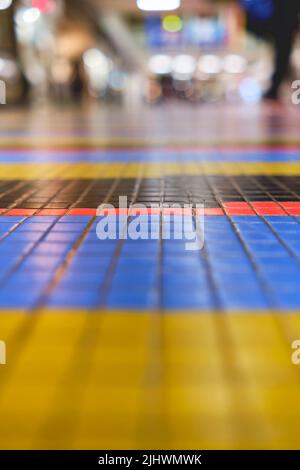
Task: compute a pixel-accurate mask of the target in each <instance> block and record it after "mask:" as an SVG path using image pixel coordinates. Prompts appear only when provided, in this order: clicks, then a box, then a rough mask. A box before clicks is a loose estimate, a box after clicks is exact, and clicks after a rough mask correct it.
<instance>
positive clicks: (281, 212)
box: [0, 201, 300, 217]
mask: <svg viewBox="0 0 300 470" xmlns="http://www.w3.org/2000/svg"><path fill="white" fill-rule="evenodd" d="M160 212H161V211H160V209H155V208H145V209H136V211H134V210H132V209H131V210H130V214H131V215H140V214H141V215H142V214H144V215H157V214H160ZM162 212H163V213H164V214H165V215H191V213H192V211H191V209H188V208H182V209H181V208H174V209H172V208H163V210H162ZM197 212H198V214H203V215H206V216H220V215H225V214H226V215H230V216H255V215H261V216H270V215H274V216H288V215H291V216H300V201H299V202H297V201H289V202H280V203H276V202H273V201H264V202H249V203H248V202H224V203H223V205H222V207H211V208H210V207H208V208H204V209H197ZM115 214H116V215H128V209H106V210H105V211H102V214H98V215H115ZM1 215H2V216H3V215H5V216H22V217H34V216H37V215H38V216H47V215H48V216H57V217H61V216H71V215H73V216H74V215H75V216H92V217H94V216H96V215H97V209H92V208H74V209H40V210H37V209H19V208H18V209H16V208H15V209H5V208H0V216H1Z"/></svg>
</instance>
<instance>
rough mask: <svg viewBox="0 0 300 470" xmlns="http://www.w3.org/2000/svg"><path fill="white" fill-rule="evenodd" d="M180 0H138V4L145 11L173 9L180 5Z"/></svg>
mask: <svg viewBox="0 0 300 470" xmlns="http://www.w3.org/2000/svg"><path fill="white" fill-rule="evenodd" d="M180 3H181V2H180V0H137V6H138V8H139V9H140V10H144V11H171V10H176V9H177V8H179V7H180Z"/></svg>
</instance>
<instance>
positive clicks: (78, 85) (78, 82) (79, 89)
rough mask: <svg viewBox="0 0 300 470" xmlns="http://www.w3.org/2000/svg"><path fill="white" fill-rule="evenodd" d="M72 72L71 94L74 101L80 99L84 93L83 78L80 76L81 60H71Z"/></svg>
mask: <svg viewBox="0 0 300 470" xmlns="http://www.w3.org/2000/svg"><path fill="white" fill-rule="evenodd" d="M72 65H73V67H72V68H73V74H72V78H71V95H72V98H73V100H75V101H76V102H78V101H81V99H82V98H83V94H84V80H83V77H82V64H81V60H80V59H78V60H75V61H74V62H73V64H72Z"/></svg>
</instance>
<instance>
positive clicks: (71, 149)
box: [0, 107, 300, 449]
mask: <svg viewBox="0 0 300 470" xmlns="http://www.w3.org/2000/svg"><path fill="white" fill-rule="evenodd" d="M296 114H297V109H295V108H294V109H293V108H292V109H280V108H270V107H266V108H256V107H255V108H253V109H252V108H250V109H249V108H248V109H247V110H245V109H244V108H238V107H237V108H233V109H229V108H223V109H218V108H214V107H208V108H199V109H196V108H195V109H190V108H182V107H178V108H175V109H173V108H171V109H168V108H153V109H151V108H148V109H145V110H137V111H135V112H132V113H131V114H128V113H126V112H125V111H124V110H123V111H122V110H121V109H116V108H111V109H108V108H107V109H102V110H97V109H90V110H85V111H84V112H79V111H75V110H72V111H64V110H61V111H55V110H52V111H50V110H40V111H38V110H36V111H34V110H32V111H31V112H30V113H29V112H28V113H25V112H24V111H23V112H22V111H20V112H16V111H14V112H7V113H6V114H5V119H4V124H3V129H2V132H1V137H0V214H1V215H0V259H1V263H0V309H1V310H0V340H2V341H5V343H6V347H7V364H6V365H5V366H4V365H3V366H2V365H0V385H1V387H0V421H1V426H0V448H26V449H30V448H95V449H97V448H98V449H99V448H102V449H112V448H123V449H125V448H130V449H136V448H139V449H143V448H187V449H188V448H201V449H205V448H225V449H226V448H295V447H299V446H300V433H299V430H298V422H299V418H300V407H299V400H298V395H299V392H300V375H299V368H298V367H299V366H296V365H294V364H293V363H292V361H291V355H292V352H293V350H292V347H291V345H292V343H293V341H294V340H296V339H300V317H299V314H298V312H299V311H300V291H299V282H300V241H299V240H300V238H299V235H300V179H299V175H300V139H299V138H298V137H297V135H299V124H298V123H297V120H296V119H295V117H296ZM166 118H168V119H166ZM174 136H176V137H174ZM121 196H126V197H127V201H128V204H130V205H132V204H140V205H141V204H143V205H144V208H142V209H141V208H140V210H141V213H142V215H140V213H138V214H133V213H132V210H131V211H130V212H129V213H128V211H127V210H125V212H124V210H123V211H122V210H121V209H118V210H117V211H116V213H114V212H113V208H114V207H117V208H118V206H119V198H120V197H121ZM100 204H109V205H110V206H107V207H110V211H111V212H110V215H109V217H108V219H107V220H112V221H115V222H116V223H117V229H116V232H115V237H110V239H106V240H99V233H98V234H97V227H99V222H100V223H101V221H103V217H104V216H103V214H102V215H101V214H100V213H99V212H97V208H98V206H99V205H100ZM174 205H176V211H177V212H176V215H174V214H173V213H172V212H171V213H170V212H168V211H169V209H168V208H169V207H170V206H171V207H175V206H174ZM198 205H199V206H201V213H199V212H198V211H197V207H198ZM202 205H203V208H202ZM186 207H188V208H189V209H188V210H186V209H185V208H186ZM178 216H182V218H181V219H180V217H179V220H181V221H182V220H183V222H184V223H186V222H187V223H188V229H187V230H185V231H182V230H183V227H182V226H180V230H179V229H178V225H176V224H175V223H174V222H175V219H176V217H178ZM137 220H138V224H139V226H138V230H137V231H136V232H135V233H138V235H139V236H138V237H137V238H138V239H135V240H134V239H132V237H130V236H124V226H125V227H126V225H124V223H127V225H128V227H127V228H128V230H129V226H130V223H132V222H133V223H134V222H137ZM176 220H177V222H178V219H176ZM199 221H201V223H203V227H204V246H203V248H202V249H201V250H200V251H199V250H188V249H187V243H189V242H191V240H192V239H191V237H190V235H193V236H194V237H195V239H197V238H199V233H198V231H197V230H196V228H197V227H198V222H199ZM121 222H122V223H121ZM167 224H169V225H168V229H170V231H169V232H168V236H165V233H166V226H167ZM201 226H202V225H201ZM121 233H122V236H120V235H121ZM126 233H128V232H126ZM150 235H151V236H150ZM182 235H184V237H183V236H182Z"/></svg>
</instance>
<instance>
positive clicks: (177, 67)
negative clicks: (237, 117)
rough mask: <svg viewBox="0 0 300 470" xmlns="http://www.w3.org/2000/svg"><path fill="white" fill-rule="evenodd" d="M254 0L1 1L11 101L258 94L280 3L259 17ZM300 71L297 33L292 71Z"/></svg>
mask: <svg viewBox="0 0 300 470" xmlns="http://www.w3.org/2000/svg"><path fill="white" fill-rule="evenodd" d="M247 1H249V0H240V1H213V0H181V1H180V0H166V1H165V2H163V1H162V0H160V1H158V0H156V1H150V0H138V1H136V0H84V1H81V0H0V79H2V80H3V81H4V82H5V83H6V88H7V98H6V100H7V104H11V105H13V104H20V103H30V104H32V105H35V104H38V105H40V104H41V103H47V102H51V103H54V102H56V103H57V104H59V105H61V106H63V105H69V104H70V103H77V104H79V103H80V104H82V103H83V102H86V103H89V102H97V103H99V104H101V103H104V102H106V103H107V102H110V103H119V104H123V105H125V106H126V105H130V106H132V105H133V104H136V105H138V104H144V103H148V104H149V105H156V104H159V103H162V102H165V101H170V100H171V101H178V100H181V101H185V102H189V103H192V104H201V103H216V102H246V103H252V102H254V103H255V102H258V101H259V100H260V99H261V97H262V95H263V93H264V92H265V90H267V88H268V86H269V84H270V78H271V76H272V69H273V65H272V64H273V55H274V51H273V47H272V38H271V37H269V35H268V26H267V25H268V15H269V12H268V9H269V7H270V5H269V2H268V1H267V0H262V2H261V9H260V10H259V9H258V10H256V11H255V13H254V15H252V16H251V15H250V18H249V14H248V15H247V14H246V11H247ZM250 3H251V2H250ZM162 5H163V6H162ZM243 7H244V8H243ZM162 8H164V11H159V10H161V9H162ZM255 20H256V21H255ZM299 69H300V47H299V41H298V40H297V41H296V43H295V48H294V51H293V54H292V58H291V69H290V72H289V73H290V78H291V79H292V78H293V77H295V78H296V77H297V75H298V76H300V74H299ZM289 89H290V88H289ZM284 95H285V93H284V87H283V99H289V97H288V96H286V98H284Z"/></svg>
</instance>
